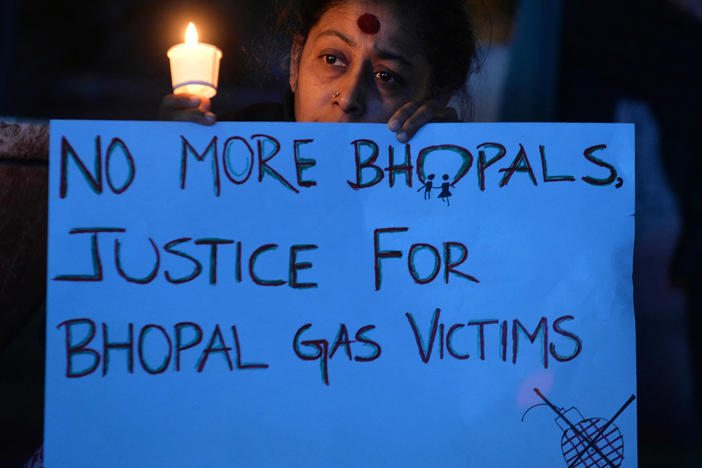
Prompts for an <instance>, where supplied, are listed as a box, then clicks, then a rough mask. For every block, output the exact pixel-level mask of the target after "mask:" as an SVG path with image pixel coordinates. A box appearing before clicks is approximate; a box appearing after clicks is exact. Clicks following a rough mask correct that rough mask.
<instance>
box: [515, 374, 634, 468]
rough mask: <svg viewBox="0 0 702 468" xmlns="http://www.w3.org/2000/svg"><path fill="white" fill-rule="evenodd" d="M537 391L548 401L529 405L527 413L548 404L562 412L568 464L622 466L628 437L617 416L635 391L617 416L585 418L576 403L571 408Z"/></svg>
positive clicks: (558, 421)
mask: <svg viewBox="0 0 702 468" xmlns="http://www.w3.org/2000/svg"><path fill="white" fill-rule="evenodd" d="M534 392H536V394H537V395H538V396H539V397H540V398H541V399H542V400H543V401H544V403H539V404H537V405H534V406H532V407H531V408H529V409H527V410H526V411H525V412H524V415H522V421H524V416H526V414H527V413H528V412H529V410H531V409H532V408H535V407H536V406H542V405H547V406H548V407H550V408H551V409H552V410H553V411H554V412H555V413H556V414H557V415H558V416H557V417H556V420H555V421H556V424H557V425H558V427H560V428H561V430H563V436H562V437H561V451H562V452H563V459H564V460H565V462H566V464H567V466H568V468H605V467H609V468H618V467H619V466H621V464H622V462H623V461H624V437H623V436H622V433H621V431H620V430H619V428H618V427H617V426H615V425H614V420H615V419H617V418H618V417H619V415H620V414H622V412H623V411H624V410H625V409H626V407H627V406H629V405H630V404H631V402H632V401H634V400H635V399H636V397H635V396H634V395H631V397H630V398H629V399H628V400H627V401H626V403H624V404H623V405H622V407H621V408H619V411H617V412H616V413H615V414H614V416H613V417H612V418H611V419H609V420H607V419H604V418H588V419H585V418H584V417H583V415H582V414H580V411H578V409H577V408H576V407H574V406H571V407H570V408H568V409H567V410H564V409H563V408H558V407H556V406H554V405H553V403H551V402H550V401H548V400H547V399H546V397H545V396H544V395H543V394H542V393H541V392H540V391H539V389H538V388H535V389H534Z"/></svg>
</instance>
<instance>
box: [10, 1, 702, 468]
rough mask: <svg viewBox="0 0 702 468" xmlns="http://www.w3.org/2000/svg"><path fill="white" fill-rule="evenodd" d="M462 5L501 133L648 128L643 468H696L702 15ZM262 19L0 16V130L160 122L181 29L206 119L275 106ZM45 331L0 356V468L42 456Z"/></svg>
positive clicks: (641, 242) (276, 70) (130, 11)
mask: <svg viewBox="0 0 702 468" xmlns="http://www.w3.org/2000/svg"><path fill="white" fill-rule="evenodd" d="M437 3H438V0H437ZM469 3H471V4H472V5H473V7H474V12H475V17H476V23H477V24H476V29H477V31H478V36H479V38H480V40H481V44H482V45H483V46H484V49H483V55H481V57H482V58H483V59H485V56H486V55H485V54H490V53H497V51H498V49H499V48H500V46H502V45H505V44H512V46H511V50H512V58H513V60H512V61H511V62H510V64H509V67H508V69H507V72H506V78H505V84H504V89H503V90H502V99H501V104H500V113H499V118H498V119H496V120H503V121H575V122H611V121H615V120H616V119H617V115H619V117H620V120H621V112H619V114H617V112H618V110H617V109H621V106H620V105H621V103H622V102H625V103H629V104H628V107H627V108H628V109H634V111H632V112H633V113H632V112H630V113H629V114H626V115H629V116H633V117H635V119H634V120H636V119H643V120H642V122H643V124H642V125H639V123H640V122H639V121H638V120H637V142H640V141H643V142H652V143H651V148H648V149H651V150H652V151H653V159H652V160H650V161H649V162H650V164H648V165H646V164H644V165H640V164H639V163H640V162H641V161H640V160H639V159H638V158H639V157H640V156H641V155H640V154H637V171H638V172H637V181H636V183H637V232H636V236H637V239H636V252H635V260H634V265H635V274H634V284H635V306H636V319H637V340H638V350H637V359H638V375H639V384H638V385H639V387H638V393H637V397H638V400H637V406H638V417H639V452H640V454H639V459H640V466H641V467H653V466H664V467H677V466H680V467H699V466H702V458H700V454H699V443H700V441H701V440H702V436H701V432H700V423H699V421H700V414H701V413H702V411H701V410H700V404H699V402H700V398H699V395H700V388H702V387H701V386H700V383H699V375H700V373H699V372H695V371H696V368H697V367H699V363H700V361H699V360H698V361H695V360H694V359H692V358H691V357H690V356H691V355H692V356H695V355H696V356H698V357H699V355H700V351H699V350H700V345H701V344H702V338H700V339H699V340H697V339H696V338H689V336H688V331H689V330H690V329H694V330H698V331H697V336H698V337H699V330H702V325H701V324H700V318H701V317H702V316H701V315H700V314H702V310H699V309H700V307H701V306H700V304H702V300H701V295H702V184H700V183H699V182H698V181H697V179H696V177H699V176H698V174H700V173H702V167H701V165H702V154H700V153H701V152H702V151H701V150H700V148H702V1H699V0H638V1H627V0H524V1H523V2H520V1H518V0H473V1H471V2H469ZM274 9H275V1H274V0H237V1H225V0H201V1H186V0H170V1H164V0H150V1H143V0H141V1H137V0H121V1H111V2H107V1H87V0H74V1H71V2H69V1H66V0H56V1H52V2H46V1H39V0H0V120H14V119H17V120H30V121H42V120H48V119H51V118H71V119H119V120H122V119H127V120H155V119H156V118H157V114H158V106H159V103H160V101H161V98H162V96H163V95H165V94H167V93H169V92H170V91H171V88H170V85H171V83H170V71H169V64H168V59H167V58H166V50H167V49H168V48H169V47H170V46H172V45H174V44H176V43H179V42H182V41H183V34H184V31H185V26H186V25H187V22H188V21H193V22H194V23H195V24H196V26H197V28H198V33H199V36H200V40H201V41H202V42H207V43H211V44H215V45H217V46H218V47H219V48H220V49H222V52H223V57H224V58H223V61H222V65H221V71H220V79H219V80H220V87H219V91H218V95H217V96H216V97H215V98H214V100H213V110H214V112H215V113H219V112H226V111H229V110H232V109H234V108H237V107H240V106H242V105H245V104H249V103H253V102H260V101H279V100H280V99H281V97H282V94H283V92H284V91H285V90H286V89H287V87H288V84H287V74H286V71H285V69H284V67H280V66H278V65H279V64H282V63H283V62H284V58H285V55H286V53H287V50H285V47H277V48H276V47H273V46H271V45H269V44H274V43H275V41H270V39H271V38H274V36H271V35H270V30H269V28H268V27H267V25H268V24H270V18H271V14H272V12H273V11H274ZM491 51H492V52H491ZM261 62H266V63H268V64H272V65H273V66H271V67H266V66H262V64H261ZM485 69H488V67H487V66H486V67H485ZM632 103H633V104H632ZM626 115H625V117H624V118H626ZM627 121H628V120H627ZM649 130H650V131H649ZM654 137H655V138H654ZM640 149H642V148H637V151H638V150H640ZM643 149H645V148H643ZM661 200H669V202H666V203H667V204H666V203H662V202H661ZM0 312H2V311H0ZM43 327H44V321H43V308H42V309H41V310H28V311H27V320H26V322H25V323H24V324H23V325H22V327H21V328H18V329H17V330H16V332H13V333H12V339H11V340H10V341H9V342H7V343H0V428H3V429H6V430H8V429H9V435H7V432H8V431H6V435H5V436H3V437H2V438H0V467H5V466H7V467H19V466H22V464H23V463H24V461H26V460H27V459H28V457H29V456H30V455H31V454H32V453H33V452H34V451H35V450H36V449H37V448H38V447H39V446H40V445H41V442H42V430H43V420H42V419H43V411H42V404H43V359H44V354H43V353H44V350H43V333H44V332H43ZM695 353H696V354H695ZM695 378H697V379H698V380H697V383H695ZM548 468H550V467H548Z"/></svg>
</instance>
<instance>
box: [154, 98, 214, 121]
mask: <svg viewBox="0 0 702 468" xmlns="http://www.w3.org/2000/svg"><path fill="white" fill-rule="evenodd" d="M158 115H159V119H160V120H179V121H183V122H195V123H199V124H202V125H212V124H213V123H215V121H216V120H217V117H215V115H214V114H213V113H212V112H210V100H209V99H208V98H204V97H199V96H195V95H192V94H167V95H165V96H164V97H163V100H162V101H161V107H160V108H159V112H158Z"/></svg>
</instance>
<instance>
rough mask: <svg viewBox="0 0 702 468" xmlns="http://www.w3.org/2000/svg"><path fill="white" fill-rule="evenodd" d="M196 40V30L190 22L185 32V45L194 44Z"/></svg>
mask: <svg viewBox="0 0 702 468" xmlns="http://www.w3.org/2000/svg"><path fill="white" fill-rule="evenodd" d="M197 40H198V38H197V29H195V25H194V24H193V23H192V21H191V22H190V23H188V28H187V29H186V30H185V43H186V44H196V43H197Z"/></svg>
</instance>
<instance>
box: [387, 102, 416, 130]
mask: <svg viewBox="0 0 702 468" xmlns="http://www.w3.org/2000/svg"><path fill="white" fill-rule="evenodd" d="M418 108H419V104H418V103H416V102H414V101H412V102H408V103H407V104H405V105H404V106H402V107H400V108H399V109H397V110H396V111H395V113H394V114H393V115H392V117H390V120H388V128H389V129H390V130H391V131H393V132H397V131H399V130H400V129H401V128H402V126H403V125H404V123H405V120H407V119H408V118H409V117H410V116H411V115H412V114H414V113H415V112H416V111H417V109H418Z"/></svg>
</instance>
